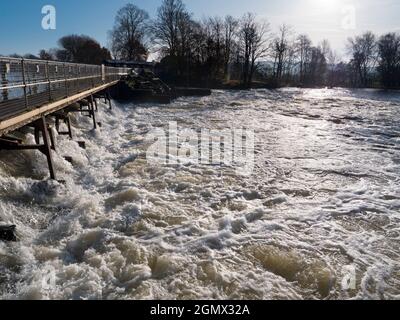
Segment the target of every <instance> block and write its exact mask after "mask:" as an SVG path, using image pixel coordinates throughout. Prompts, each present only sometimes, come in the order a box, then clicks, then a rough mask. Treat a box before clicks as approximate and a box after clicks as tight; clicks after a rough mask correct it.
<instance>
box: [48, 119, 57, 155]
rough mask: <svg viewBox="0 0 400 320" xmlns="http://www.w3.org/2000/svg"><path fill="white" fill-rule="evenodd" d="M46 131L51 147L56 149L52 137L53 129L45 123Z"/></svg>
mask: <svg viewBox="0 0 400 320" xmlns="http://www.w3.org/2000/svg"><path fill="white" fill-rule="evenodd" d="M47 131H48V133H49V137H50V142H51V149H52V150H54V151H56V140H55V139H54V134H53V130H52V128H51V127H50V126H49V125H47Z"/></svg>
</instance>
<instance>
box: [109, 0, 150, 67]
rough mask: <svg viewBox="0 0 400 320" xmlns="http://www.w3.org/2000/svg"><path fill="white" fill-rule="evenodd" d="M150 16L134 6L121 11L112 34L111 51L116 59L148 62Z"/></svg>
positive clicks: (129, 5)
mask: <svg viewBox="0 0 400 320" xmlns="http://www.w3.org/2000/svg"><path fill="white" fill-rule="evenodd" d="M148 23H149V14H148V13H147V12H146V11H144V10H142V9H139V8H138V7H136V6H135V5H133V4H127V5H126V6H125V7H123V8H122V9H120V10H119V11H118V13H117V16H116V17H115V25H114V29H113V30H112V31H111V32H110V38H111V51H112V53H113V55H114V57H115V58H117V59H123V60H137V61H142V60H146V59H147V56H148V49H147V42H146V41H147V38H148V37H147V34H148V32H149V24H148Z"/></svg>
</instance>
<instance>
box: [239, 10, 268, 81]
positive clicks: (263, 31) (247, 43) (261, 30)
mask: <svg viewBox="0 0 400 320" xmlns="http://www.w3.org/2000/svg"><path fill="white" fill-rule="evenodd" d="M240 24H241V26H240V31H239V41H240V46H241V50H242V53H243V61H244V63H243V75H242V81H243V84H244V85H245V86H250V85H251V83H252V80H253V75H254V72H255V70H256V61H257V60H258V59H260V58H262V57H265V56H266V54H267V52H268V49H269V42H268V41H269V30H270V29H269V24H268V23H266V22H258V21H256V16H255V15H254V14H252V13H247V14H245V15H244V16H243V17H242V19H241V23H240Z"/></svg>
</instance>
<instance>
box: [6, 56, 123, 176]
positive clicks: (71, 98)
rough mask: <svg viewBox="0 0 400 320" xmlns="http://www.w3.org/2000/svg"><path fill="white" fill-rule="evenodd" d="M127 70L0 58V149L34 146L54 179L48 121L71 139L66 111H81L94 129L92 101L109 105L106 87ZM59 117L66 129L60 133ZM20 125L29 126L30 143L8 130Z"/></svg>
mask: <svg viewBox="0 0 400 320" xmlns="http://www.w3.org/2000/svg"><path fill="white" fill-rule="evenodd" d="M129 71H130V69H128V68H116V67H107V66H104V65H101V66H98V65H87V64H76V63H64V62H56V61H44V60H31V59H20V58H9V57H0V152H2V151H4V150H6V151H9V150H39V151H40V152H42V153H43V154H44V155H45V156H46V158H47V163H48V166H49V171H50V178H51V179H56V172H55V170H54V165H53V159H52V150H55V143H54V137H53V134H52V132H53V131H52V128H51V125H52V124H54V125H55V128H56V130H57V131H58V133H59V134H66V135H68V136H69V137H70V138H71V139H72V131H71V123H70V119H69V113H71V112H81V113H84V114H87V115H88V116H90V117H91V118H92V119H93V127H94V129H96V128H97V126H98V123H97V122H96V116H95V113H96V111H97V109H98V106H97V101H96V99H98V98H104V99H105V101H106V102H107V101H108V102H109V104H110V108H111V99H110V95H109V92H108V90H109V88H110V87H112V86H114V85H116V84H117V83H118V82H119V81H120V80H121V79H122V78H123V77H124V76H127V75H128V73H129ZM60 121H61V122H64V123H65V124H66V126H67V128H68V131H66V132H65V131H60ZM26 126H28V127H32V128H34V135H35V144H29V145H27V144H24V143H23V140H21V139H19V138H17V137H15V136H14V135H13V134H12V133H13V132H14V131H17V130H19V129H21V128H22V127H26ZM82 144H83V143H82V142H81V143H80V145H81V146H82Z"/></svg>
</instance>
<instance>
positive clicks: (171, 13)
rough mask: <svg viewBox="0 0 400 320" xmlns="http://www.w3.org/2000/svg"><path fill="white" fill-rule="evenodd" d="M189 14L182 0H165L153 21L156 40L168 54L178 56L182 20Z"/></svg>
mask: <svg viewBox="0 0 400 320" xmlns="http://www.w3.org/2000/svg"><path fill="white" fill-rule="evenodd" d="M185 16H187V12H186V8H185V5H184V4H183V3H182V1H181V0H163V2H162V5H161V7H160V8H158V12H157V18H156V20H155V21H154V23H153V27H152V30H153V36H154V39H153V40H154V41H155V42H156V43H157V44H158V45H159V46H161V48H162V49H163V50H164V51H165V52H166V55H170V56H177V55H178V51H179V25H180V24H181V22H180V20H181V19H182V18H184V17H185Z"/></svg>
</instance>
